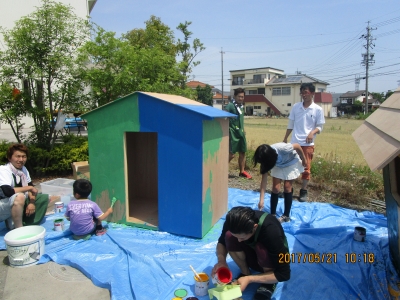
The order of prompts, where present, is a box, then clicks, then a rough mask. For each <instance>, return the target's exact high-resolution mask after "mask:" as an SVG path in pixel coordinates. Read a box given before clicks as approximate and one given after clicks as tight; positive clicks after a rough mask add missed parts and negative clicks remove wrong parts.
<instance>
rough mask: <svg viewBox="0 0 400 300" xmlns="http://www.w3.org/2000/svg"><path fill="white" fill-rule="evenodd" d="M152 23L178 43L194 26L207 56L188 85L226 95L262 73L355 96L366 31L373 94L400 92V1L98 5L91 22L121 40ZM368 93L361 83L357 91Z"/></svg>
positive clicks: (119, 1)
mask: <svg viewBox="0 0 400 300" xmlns="http://www.w3.org/2000/svg"><path fill="white" fill-rule="evenodd" d="M152 15H154V16H156V17H158V18H160V19H161V21H162V22H163V23H164V24H166V25H167V26H169V27H170V28H171V29H172V30H173V31H174V32H175V38H176V39H178V38H181V39H182V34H181V33H180V32H179V31H177V30H176V27H177V26H178V25H179V23H184V22H185V21H189V22H192V24H191V25H190V26H189V30H190V31H191V32H192V33H193V34H192V38H198V39H200V41H201V42H202V43H203V44H204V46H205V47H206V49H205V50H204V51H203V52H201V53H199V54H198V55H197V56H196V60H198V61H200V64H199V65H198V66H196V67H194V68H193V72H192V73H191V75H190V79H191V80H193V79H194V80H198V81H201V82H204V83H207V84H210V85H213V86H215V87H216V88H219V89H222V78H223V84H224V91H229V89H230V81H229V80H228V79H229V78H230V76H229V71H231V70H241V69H252V68H263V67H272V68H276V69H280V70H284V72H285V74H287V75H294V74H296V72H301V73H302V74H306V75H309V76H312V77H314V78H316V79H319V80H322V81H326V82H328V83H329V85H328V88H327V91H328V92H331V93H345V92H347V91H354V90H355V89H356V84H355V78H356V76H358V77H361V78H365V76H366V68H365V66H363V65H362V64H361V61H362V54H363V53H367V50H366V47H365V46H364V45H366V44H367V40H366V39H365V38H363V37H362V36H363V35H366V34H367V26H368V24H369V26H370V27H371V31H370V32H371V41H372V44H373V45H372V47H371V48H370V53H373V54H374V63H373V65H371V66H370V67H369V77H368V78H369V79H368V91H370V92H377V93H381V92H384V93H386V92H387V91H388V90H395V89H397V88H398V86H399V84H400V2H399V0H379V1H376V0H334V1H321V0H302V1H298V0H285V1H276V0H263V1H260V0H250V1H237V0H214V1H210V0H201V1H188V0H170V1H164V0H146V1H137V0H97V3H96V6H95V7H94V8H93V10H92V13H91V18H92V21H93V22H95V23H96V24H98V25H100V26H101V27H103V28H104V29H105V30H107V31H113V32H115V33H116V36H118V37H119V36H121V34H123V33H126V32H128V31H129V30H132V29H136V28H145V22H146V21H147V20H149V19H150V16H152ZM368 21H369V22H370V23H368ZM221 52H223V53H221ZM365 88H366V80H365V79H361V80H360V83H359V90H365Z"/></svg>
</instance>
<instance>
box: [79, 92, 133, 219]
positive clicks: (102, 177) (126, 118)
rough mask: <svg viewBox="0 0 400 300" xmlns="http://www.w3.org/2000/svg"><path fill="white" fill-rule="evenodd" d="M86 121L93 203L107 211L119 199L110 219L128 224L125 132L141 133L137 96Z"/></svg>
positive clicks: (99, 111) (90, 116)
mask: <svg viewBox="0 0 400 300" xmlns="http://www.w3.org/2000/svg"><path fill="white" fill-rule="evenodd" d="M84 118H85V119H86V120H87V122H88V140H89V165H90V180H91V182H92V184H93V191H92V200H93V201H95V202H96V203H98V204H99V206H100V207H101V208H102V209H103V211H104V210H106V209H108V207H110V204H111V199H112V198H113V197H116V198H117V199H118V200H119V201H117V202H116V203H115V205H114V207H113V209H114V213H113V214H112V216H111V218H109V219H108V220H109V221H112V222H119V223H125V222H126V212H125V210H126V208H125V207H126V204H125V199H126V195H125V190H126V189H125V173H124V172H125V171H124V159H125V152H124V133H125V132H128V131H131V132H139V131H140V122H139V109H138V96H137V94H133V95H131V96H128V97H126V98H123V99H120V100H116V101H114V102H113V103H111V104H109V105H106V106H103V107H101V108H98V109H96V110H94V111H92V112H89V113H87V114H85V115H84ZM110 153H112V155H110Z"/></svg>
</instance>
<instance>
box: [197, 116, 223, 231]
mask: <svg viewBox="0 0 400 300" xmlns="http://www.w3.org/2000/svg"><path fill="white" fill-rule="evenodd" d="M228 122H229V121H228V120H224V119H218V120H213V121H204V122H203V204H202V206H203V207H202V210H203V213H202V234H203V236H204V235H205V234H206V233H207V232H208V231H209V230H210V229H211V227H212V226H214V224H215V223H216V222H217V221H218V220H219V219H220V218H221V217H222V216H223V215H224V214H225V213H226V212H227V209H228V167H229V166H228V165H229V163H228V160H229V144H228V143H229V136H228V131H229V123H228Z"/></svg>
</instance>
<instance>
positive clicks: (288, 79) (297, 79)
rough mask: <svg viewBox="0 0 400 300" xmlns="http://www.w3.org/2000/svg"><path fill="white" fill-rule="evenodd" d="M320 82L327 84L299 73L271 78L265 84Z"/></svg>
mask: <svg viewBox="0 0 400 300" xmlns="http://www.w3.org/2000/svg"><path fill="white" fill-rule="evenodd" d="M307 82H311V83H314V82H316V83H322V84H326V85H329V83H328V82H325V81H322V80H319V79H316V78H314V77H311V76H307V75H304V74H299V75H289V76H284V77H278V78H273V79H272V80H270V81H268V82H267V83H266V84H265V85H266V86H267V85H284V84H296V83H297V84H301V83H307Z"/></svg>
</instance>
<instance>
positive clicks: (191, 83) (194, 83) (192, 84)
mask: <svg viewBox="0 0 400 300" xmlns="http://www.w3.org/2000/svg"><path fill="white" fill-rule="evenodd" d="M206 85H207V84H206V83H203V82H200V81H195V80H192V81H189V82H187V83H186V86H187V87H189V88H191V89H195V88H197V87H198V86H200V87H206ZM209 86H210V87H211V88H213V87H214V86H212V85H209Z"/></svg>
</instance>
